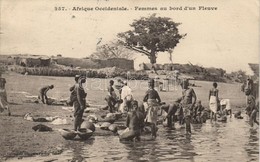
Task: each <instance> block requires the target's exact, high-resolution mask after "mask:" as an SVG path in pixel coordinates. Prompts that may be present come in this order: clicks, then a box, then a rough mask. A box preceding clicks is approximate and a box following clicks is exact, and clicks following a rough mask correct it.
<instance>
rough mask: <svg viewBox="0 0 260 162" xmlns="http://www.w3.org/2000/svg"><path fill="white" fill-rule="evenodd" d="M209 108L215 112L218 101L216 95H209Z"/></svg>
mask: <svg viewBox="0 0 260 162" xmlns="http://www.w3.org/2000/svg"><path fill="white" fill-rule="evenodd" d="M209 109H210V110H211V111H212V112H214V113H217V110H218V102H217V97H216V96H210V99H209Z"/></svg>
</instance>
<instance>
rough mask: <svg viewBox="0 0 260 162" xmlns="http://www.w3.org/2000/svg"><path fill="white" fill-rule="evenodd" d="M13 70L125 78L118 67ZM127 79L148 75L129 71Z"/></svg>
mask: <svg viewBox="0 0 260 162" xmlns="http://www.w3.org/2000/svg"><path fill="white" fill-rule="evenodd" d="M12 70H13V71H14V72H17V73H20V74H25V73H27V74H28V75H41V76H61V77H62V76H63V77H74V76H75V75H80V74H81V75H86V76H87V77H88V78H114V77H122V78H125V79H126V78H127V71H126V70H123V69H119V68H115V67H113V68H103V69H61V68H49V67H35V68H27V67H21V66H15V67H14V68H12ZM128 79H136V80H140V79H148V75H147V73H146V72H145V71H131V72H130V73H129V76H128Z"/></svg>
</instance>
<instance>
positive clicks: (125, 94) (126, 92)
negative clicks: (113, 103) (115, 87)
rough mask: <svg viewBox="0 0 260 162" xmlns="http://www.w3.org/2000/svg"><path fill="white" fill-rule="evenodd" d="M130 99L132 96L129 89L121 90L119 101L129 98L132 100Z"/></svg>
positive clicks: (126, 87)
mask: <svg viewBox="0 0 260 162" xmlns="http://www.w3.org/2000/svg"><path fill="white" fill-rule="evenodd" d="M132 97H133V94H132V90H131V88H130V87H128V86H124V87H123V88H122V92H121V99H123V100H124V99H129V98H131V99H132Z"/></svg>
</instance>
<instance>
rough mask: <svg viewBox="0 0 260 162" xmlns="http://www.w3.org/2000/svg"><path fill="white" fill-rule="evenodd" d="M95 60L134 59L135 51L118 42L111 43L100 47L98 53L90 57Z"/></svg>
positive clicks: (97, 49)
mask: <svg viewBox="0 0 260 162" xmlns="http://www.w3.org/2000/svg"><path fill="white" fill-rule="evenodd" d="M90 58H94V59H109V58H125V59H132V58H133V50H130V49H127V48H126V47H125V46H123V45H122V44H119V43H118V42H115V41H114V42H110V43H108V44H103V45H99V46H97V48H96V52H95V53H93V54H92V55H90Z"/></svg>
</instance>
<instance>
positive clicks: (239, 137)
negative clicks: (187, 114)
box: [27, 119, 259, 162]
mask: <svg viewBox="0 0 260 162" xmlns="http://www.w3.org/2000/svg"><path fill="white" fill-rule="evenodd" d="M258 135H259V132H258V129H255V128H254V129H250V127H249V125H248V123H247V122H246V119H242V120H238V119H229V120H228V121H227V122H226V123H220V122H212V123H211V122H210V121H207V122H206V123H205V124H194V125H193V126H192V135H191V136H187V135H186V134H185V129H182V128H180V127H178V126H176V130H166V129H164V128H163V127H162V126H159V131H158V137H157V139H156V140H155V141H141V142H123V143H122V142H120V141H119V138H118V137H117V136H113V135H109V136H99V135H96V136H94V137H93V139H92V140H88V141H85V142H82V141H68V144H67V146H66V147H67V149H68V150H67V151H65V152H64V153H62V154H61V155H55V156H53V157H48V158H45V160H46V159H59V160H58V161H88V162H89V161H90V162H91V161H94V162H99V161H182V162H183V161H184V162H204V161H207V162H215V161H223V162H230V161H234V162H236V161H241V162H244V161H245V162H246V161H248V162H249V161H250V162H251V161H258V159H259V155H258V154H259V148H258V146H259V138H258ZM72 143H73V145H72ZM43 159H44V157H35V159H34V160H32V158H30V161H37V160H38V161H44V160H43ZM27 161H28V160H27Z"/></svg>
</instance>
